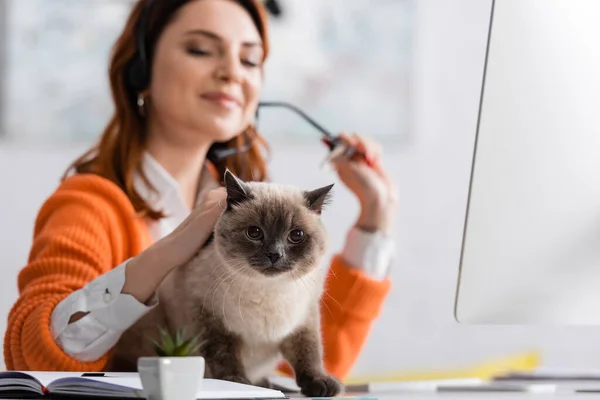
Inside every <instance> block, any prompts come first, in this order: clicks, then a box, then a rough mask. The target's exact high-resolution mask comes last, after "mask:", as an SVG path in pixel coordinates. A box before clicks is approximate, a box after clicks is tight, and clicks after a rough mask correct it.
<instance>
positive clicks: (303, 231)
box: [109, 171, 342, 397]
mask: <svg viewBox="0 0 600 400" xmlns="http://www.w3.org/2000/svg"><path fill="white" fill-rule="evenodd" d="M225 187H226V190H227V202H226V205H225V204H224V208H225V209H224V211H223V213H222V215H221V216H220V218H219V220H218V221H217V223H216V226H215V229H214V233H213V235H212V237H211V240H210V241H209V242H208V243H207V244H205V245H204V247H203V248H202V249H201V250H200V251H199V253H198V254H197V255H196V256H195V257H194V258H193V259H192V260H191V261H190V262H189V263H188V264H186V265H184V266H182V267H179V268H176V269H175V270H173V272H171V274H170V275H169V276H168V277H167V278H166V279H165V280H164V281H163V283H162V284H161V285H160V287H159V288H158V290H157V294H156V295H157V299H158V304H157V305H156V307H155V308H153V309H152V310H151V311H150V312H149V313H148V314H146V315H145V316H144V317H142V318H141V319H140V320H139V321H138V322H137V323H136V324H134V325H133V326H132V327H131V328H130V329H128V330H127V331H126V332H124V334H123V335H122V337H121V339H120V340H119V342H118V343H117V345H116V347H115V349H114V350H115V351H114V356H113V358H112V363H111V365H110V366H109V369H111V370H113V371H126V370H133V371H135V370H136V368H137V367H136V365H137V358H138V357H143V356H154V355H155V353H154V351H153V349H152V347H151V342H150V340H149V339H148V337H152V338H154V339H156V338H157V336H158V335H157V332H158V328H159V327H163V328H165V329H167V330H168V331H170V332H171V334H173V333H174V332H175V331H176V330H178V329H181V328H183V327H185V328H186V332H187V334H188V335H189V336H193V335H199V337H200V343H201V345H200V347H199V349H198V351H197V353H196V354H194V355H201V356H203V357H204V358H205V361H206V373H205V376H206V377H207V378H216V379H224V380H230V381H234V382H241V383H247V384H254V385H263V386H265V385H268V384H267V380H266V377H267V376H268V375H270V374H272V373H273V372H274V371H275V369H276V368H277V366H278V364H279V363H280V362H281V361H283V360H285V361H287V362H288V363H289V364H290V366H291V367H292V369H293V370H294V373H295V376H296V382H297V384H298V386H299V387H300V388H301V391H302V394H304V395H306V396H309V397H330V396H335V395H337V394H339V393H340V392H341V390H342V385H341V383H340V382H339V381H338V380H337V379H335V378H334V377H332V376H330V375H329V374H328V373H327V372H326V371H325V369H324V367H323V362H322V358H323V349H322V343H321V327H320V320H321V318H320V299H321V295H322V293H323V289H324V280H325V271H324V270H323V268H321V263H322V260H323V257H324V255H325V252H326V246H327V237H326V236H327V235H326V230H325V228H324V226H323V224H322V222H321V212H322V210H323V207H324V205H325V204H326V203H327V202H328V201H329V199H330V191H331V188H332V187H333V185H329V186H325V187H322V188H319V189H315V190H312V191H305V190H301V189H298V188H296V187H293V186H283V185H279V184H275V183H264V182H243V181H241V180H240V179H238V178H237V177H236V176H235V175H234V174H233V173H231V172H230V171H226V172H225Z"/></svg>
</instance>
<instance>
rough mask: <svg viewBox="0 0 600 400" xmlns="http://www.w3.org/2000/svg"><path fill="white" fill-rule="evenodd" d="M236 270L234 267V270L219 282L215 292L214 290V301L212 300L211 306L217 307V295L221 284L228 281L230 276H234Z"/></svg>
mask: <svg viewBox="0 0 600 400" xmlns="http://www.w3.org/2000/svg"><path fill="white" fill-rule="evenodd" d="M235 272H236V270H235V269H234V270H233V271H229V274H228V275H227V276H226V277H225V278H223V279H221V281H220V282H219V285H218V286H217V287H216V288H215V290H214V292H213V296H212V302H211V308H213V309H214V308H215V297H216V296H217V293H218V292H219V288H220V287H221V285H222V284H223V283H225V282H226V281H227V279H229V278H230V277H232V276H233V274H235Z"/></svg>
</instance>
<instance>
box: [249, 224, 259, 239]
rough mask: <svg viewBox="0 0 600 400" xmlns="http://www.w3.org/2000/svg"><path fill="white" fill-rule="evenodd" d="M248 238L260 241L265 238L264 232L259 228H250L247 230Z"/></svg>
mask: <svg viewBox="0 0 600 400" xmlns="http://www.w3.org/2000/svg"><path fill="white" fill-rule="evenodd" d="M246 236H248V238H249V239H251V240H260V239H262V237H263V231H262V230H261V229H260V228H259V227H258V226H249V227H248V229H246Z"/></svg>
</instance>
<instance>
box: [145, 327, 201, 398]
mask: <svg viewBox="0 0 600 400" xmlns="http://www.w3.org/2000/svg"><path fill="white" fill-rule="evenodd" d="M159 333H160V339H159V342H156V341H155V340H153V339H150V340H151V341H152V347H153V348H154V351H155V352H156V357H140V358H139V359H138V372H139V374H140V379H141V381H142V386H143V388H144V393H145V396H146V399H147V400H196V394H197V393H198V391H199V390H200V388H201V387H202V379H203V378H204V367H205V364H204V358H203V357H199V356H192V354H194V353H195V352H196V351H197V350H198V349H199V348H200V347H201V346H202V343H199V342H198V336H194V337H192V338H186V334H185V329H181V330H178V331H177V332H176V333H175V335H174V336H172V335H171V333H170V332H169V331H168V330H166V329H163V328H159Z"/></svg>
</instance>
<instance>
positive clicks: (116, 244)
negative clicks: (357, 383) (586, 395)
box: [4, 174, 390, 379]
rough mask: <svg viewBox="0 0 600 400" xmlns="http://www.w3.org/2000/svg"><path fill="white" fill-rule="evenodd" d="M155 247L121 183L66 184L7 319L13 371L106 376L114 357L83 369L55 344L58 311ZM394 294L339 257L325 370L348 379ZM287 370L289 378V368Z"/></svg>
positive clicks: (328, 309) (330, 296)
mask: <svg viewBox="0 0 600 400" xmlns="http://www.w3.org/2000/svg"><path fill="white" fill-rule="evenodd" d="M150 244H151V240H150V236H149V233H148V230H147V228H146V225H145V223H144V221H143V220H142V219H141V218H139V217H138V216H136V213H135V210H134V208H133V206H132V204H131V202H130V201H129V199H128V198H127V196H126V195H125V193H124V192H123V191H122V190H121V189H120V188H119V187H118V186H116V185H115V184H114V183H112V182H111V181H109V180H106V179H104V178H101V177H99V176H96V175H92V174H80V175H74V176H71V177H69V178H67V179H66V180H64V181H63V182H62V183H61V185H60V186H59V187H58V188H57V190H56V191H55V192H54V193H53V194H52V195H51V196H50V197H49V198H48V199H47V200H46V202H45V203H44V204H43V206H42V207H41V209H40V211H39V214H38V216H37V219H36V223H35V229H34V236H33V245H32V248H31V252H30V256H29V261H28V264H27V265H26V266H25V268H23V270H22V271H21V272H20V274H19V277H18V288H19V293H20V295H19V298H18V299H17V301H16V303H15V304H14V306H13V307H12V309H11V311H10V314H9V317H8V327H7V331H6V334H5V338H4V358H5V362H6V366H7V368H8V369H10V370H15V369H16V370H38V371H55V370H58V371H101V370H102V369H103V368H104V367H105V366H106V364H107V360H108V357H109V356H110V354H106V355H104V356H103V357H102V358H100V359H99V360H97V361H93V362H80V361H78V360H75V359H73V358H72V357H70V356H69V355H67V354H65V353H64V352H63V351H62V349H61V348H60V347H59V346H58V345H57V344H56V342H55V341H54V340H53V338H52V334H51V331H50V317H51V314H52V311H53V309H54V307H55V306H56V305H57V304H58V303H60V302H61V301H62V300H63V299H64V298H65V297H67V296H68V295H69V294H70V293H72V292H73V291H75V290H77V289H79V288H81V287H83V286H84V285H86V284H87V283H88V282H90V281H92V280H93V279H95V278H96V277H98V276H100V275H102V274H104V273H106V272H108V271H109V270H111V269H112V268H114V267H115V266H117V265H119V264H121V263H123V262H124V261H125V260H127V259H129V258H130V257H133V256H135V255H137V254H139V253H140V252H141V251H143V250H144V249H145V248H146V247H147V246H149V245H150ZM389 289H390V282H389V281H388V280H386V281H383V282H380V281H375V280H371V279H369V278H368V277H366V276H365V275H363V273H362V272H361V271H360V270H357V269H352V268H350V267H349V266H348V265H346V264H345V263H344V261H343V260H342V259H341V258H340V257H339V256H335V257H334V258H333V260H332V263H331V267H330V272H329V275H328V279H327V287H326V295H324V297H323V299H322V310H323V311H322V321H323V326H322V331H323V342H324V363H325V367H326V369H327V370H328V371H329V372H330V373H331V374H333V375H335V376H337V377H338V378H340V379H343V378H344V377H345V376H346V375H347V373H348V372H349V370H350V369H351V367H352V365H353V364H354V362H355V360H356V359H357V357H358V354H359V352H360V350H361V348H362V346H363V344H364V342H365V339H366V337H367V335H368V332H369V329H370V326H371V324H372V322H373V320H374V319H375V318H376V317H377V315H378V314H379V310H380V307H381V304H382V302H383V301H384V299H385V297H386V295H387V293H388V291H389ZM282 368H283V370H284V371H286V372H288V373H289V372H290V370H289V367H288V366H287V365H284V366H282Z"/></svg>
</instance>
